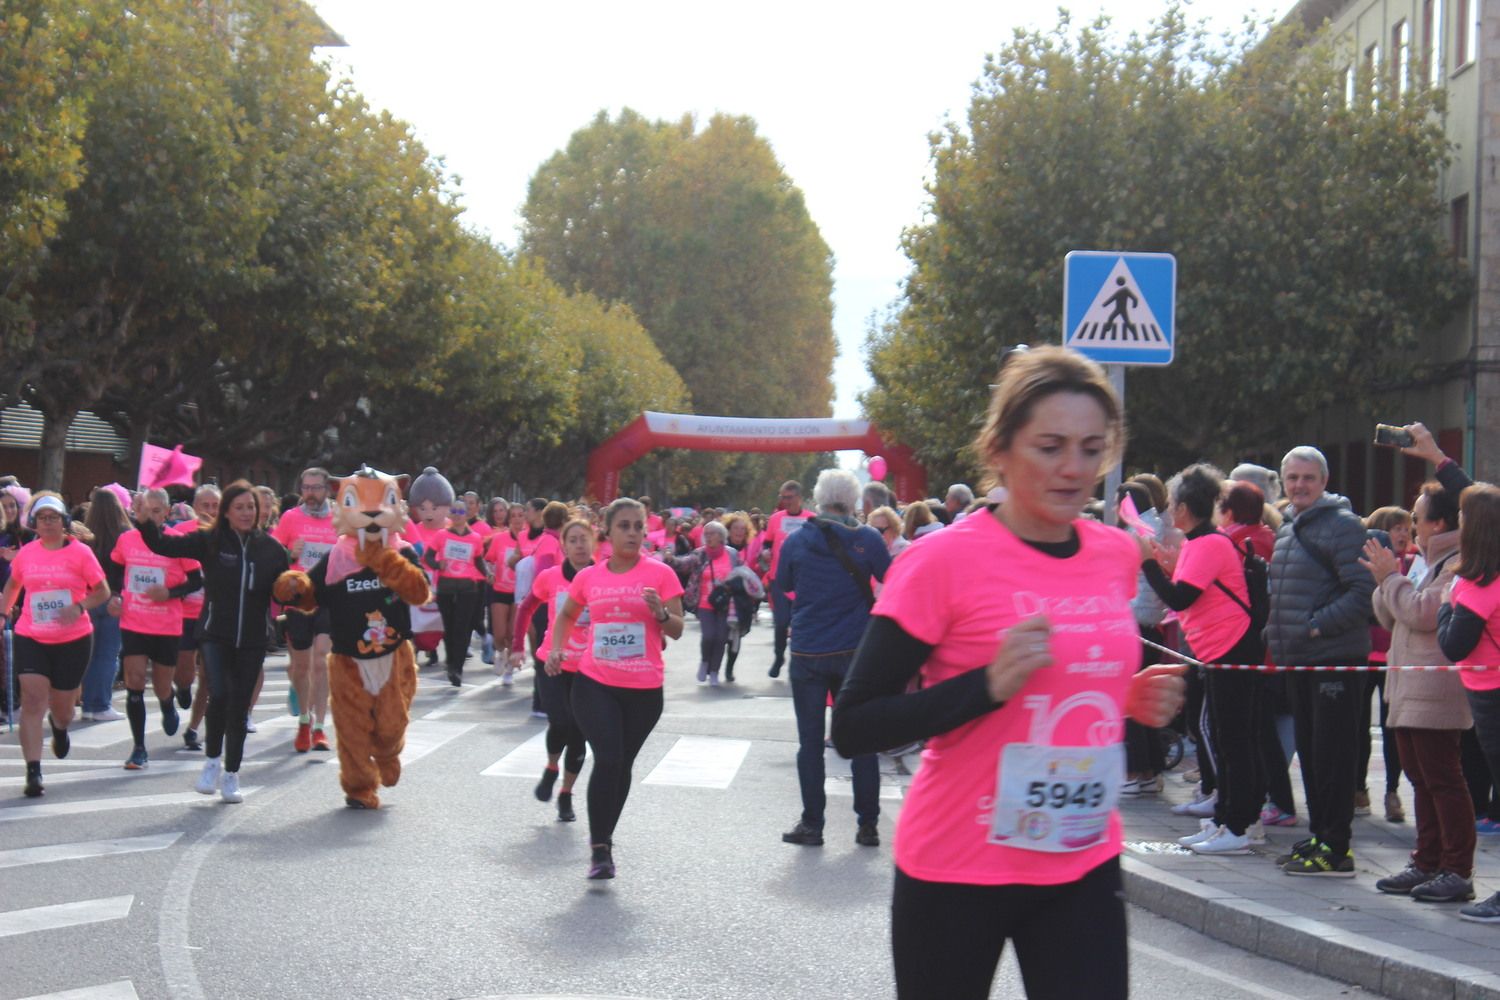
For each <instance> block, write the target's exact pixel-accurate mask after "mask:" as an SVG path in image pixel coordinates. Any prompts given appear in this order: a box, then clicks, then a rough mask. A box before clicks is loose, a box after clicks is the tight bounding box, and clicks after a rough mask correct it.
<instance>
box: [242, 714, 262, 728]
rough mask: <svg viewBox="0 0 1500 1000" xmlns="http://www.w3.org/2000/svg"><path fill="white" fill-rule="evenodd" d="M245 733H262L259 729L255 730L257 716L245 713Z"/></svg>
mask: <svg viewBox="0 0 1500 1000" xmlns="http://www.w3.org/2000/svg"><path fill="white" fill-rule="evenodd" d="M245 732H247V733H258V732H260V730H259V729H256V728H255V716H254V715H251V714H250V713H248V712H247V713H245Z"/></svg>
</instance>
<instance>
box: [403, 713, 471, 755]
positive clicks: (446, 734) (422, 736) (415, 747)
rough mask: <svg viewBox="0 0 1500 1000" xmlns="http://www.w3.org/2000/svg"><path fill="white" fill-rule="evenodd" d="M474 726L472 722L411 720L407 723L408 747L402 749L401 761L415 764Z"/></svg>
mask: <svg viewBox="0 0 1500 1000" xmlns="http://www.w3.org/2000/svg"><path fill="white" fill-rule="evenodd" d="M473 728H474V723H472V722H428V721H427V720H425V719H417V720H415V721H413V722H409V723H407V725H406V748H405V749H404V750H402V751H401V763H402V764H403V765H406V764H415V763H416V762H417V761H419V760H421V759H422V758H423V757H426V756H427V755H428V754H430V753H432V752H433V751H434V750H436V749H438V748H439V747H442V746H444V745H445V744H448V743H451V742H453V741H454V740H456V739H458V738H459V737H460V736H462V735H464V734H465V733H467V732H468V731H469V730H471V729H473Z"/></svg>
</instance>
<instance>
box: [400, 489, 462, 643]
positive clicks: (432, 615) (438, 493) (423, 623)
mask: <svg viewBox="0 0 1500 1000" xmlns="http://www.w3.org/2000/svg"><path fill="white" fill-rule="evenodd" d="M453 498H454V493H453V485H452V484H451V483H449V482H448V480H447V479H446V478H444V476H443V474H442V473H441V472H439V471H438V470H436V469H434V468H433V467H432V466H430V465H429V466H428V467H427V468H425V469H423V470H422V474H421V475H420V476H418V477H417V478H416V479H415V480H413V481H412V484H411V488H410V489H408V490H407V491H406V499H407V505H408V506H409V507H410V509H411V515H412V521H413V523H412V524H411V526H410V527H409V528H407V529H406V538H407V541H409V542H411V543H412V544H413V545H415V546H416V547H417V555H418V556H421V555H423V554H424V553H425V552H426V551H427V549H428V548H430V547H431V544H430V541H429V540H430V539H435V538H437V537H438V536H439V535H441V534H442V533H443V532H444V531H446V530H447V529H448V512H449V511H450V510H451V509H452V508H453ZM424 571H425V572H426V573H427V584H428V586H429V587H431V588H432V601H431V603H428V604H424V605H422V606H421V607H419V608H415V609H413V610H412V615H411V630H412V642H413V643H414V644H415V645H416V647H417V649H419V650H420V651H422V652H424V653H428V654H430V655H431V656H432V657H433V659H431V660H428V661H427V665H428V666H429V667H430V666H432V664H433V663H434V662H436V656H437V648H438V645H439V644H440V643H441V642H442V641H443V615H442V612H441V611H439V610H438V605H437V574H436V573H434V572H433V571H432V570H430V569H426V568H425V566H424Z"/></svg>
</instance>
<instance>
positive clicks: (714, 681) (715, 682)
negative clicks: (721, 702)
mask: <svg viewBox="0 0 1500 1000" xmlns="http://www.w3.org/2000/svg"><path fill="white" fill-rule="evenodd" d="M708 686H709V687H711V688H716V687H718V686H719V675H718V674H709V675H708Z"/></svg>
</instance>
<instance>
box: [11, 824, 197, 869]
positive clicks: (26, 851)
mask: <svg viewBox="0 0 1500 1000" xmlns="http://www.w3.org/2000/svg"><path fill="white" fill-rule="evenodd" d="M181 836H182V831H180V830H179V831H177V832H176V833H159V834H156V835H154V836H150V837H122V838H120V839H118V840H88V841H80V842H79V843H76V844H48V845H46V846H45V847H21V848H17V849H15V850H10V851H0V868H20V867H23V866H25V865H42V864H47V863H49V862H52V861H77V860H79V859H82V858H102V857H106V856H108V855H111V854H137V853H140V852H141V851H162V850H165V849H167V848H168V847H171V846H172V845H173V844H175V843H177V840H178V838H179V837H181Z"/></svg>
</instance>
